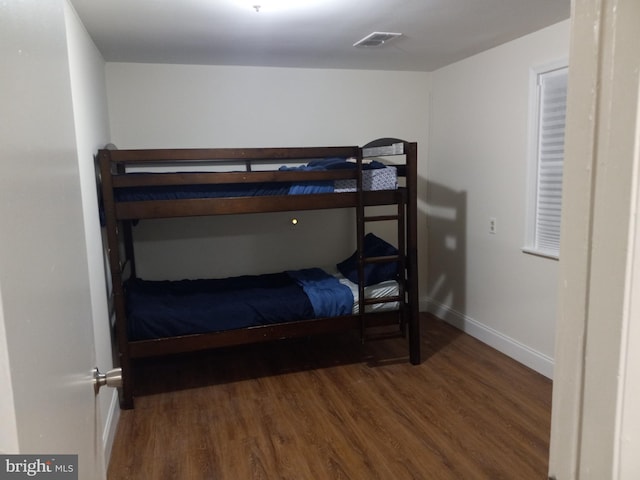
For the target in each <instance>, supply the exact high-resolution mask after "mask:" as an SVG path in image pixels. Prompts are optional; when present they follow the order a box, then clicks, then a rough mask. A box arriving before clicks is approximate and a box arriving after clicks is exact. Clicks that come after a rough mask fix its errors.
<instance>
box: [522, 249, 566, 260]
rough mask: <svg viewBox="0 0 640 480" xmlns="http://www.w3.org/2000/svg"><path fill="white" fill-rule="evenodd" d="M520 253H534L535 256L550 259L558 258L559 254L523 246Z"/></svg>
mask: <svg viewBox="0 0 640 480" xmlns="http://www.w3.org/2000/svg"><path fill="white" fill-rule="evenodd" d="M522 253H526V254H528V255H535V256H536V257H542V258H548V259H550V260H560V256H559V255H558V254H557V253H551V252H545V251H542V250H535V249H533V248H523V249H522Z"/></svg>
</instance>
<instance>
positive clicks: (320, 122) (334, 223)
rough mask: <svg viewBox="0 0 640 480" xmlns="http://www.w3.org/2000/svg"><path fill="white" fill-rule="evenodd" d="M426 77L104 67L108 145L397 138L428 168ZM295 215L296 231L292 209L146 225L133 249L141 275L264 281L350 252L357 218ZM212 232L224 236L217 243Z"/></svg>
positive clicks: (352, 142)
mask: <svg viewBox="0 0 640 480" xmlns="http://www.w3.org/2000/svg"><path fill="white" fill-rule="evenodd" d="M429 78H430V76H429V74H427V73H412V72H378V71H350V70H313V69H292V68H259V67H221V66H185V65H148V64H122V63H109V64H107V90H108V99H109V114H110V124H111V133H112V141H113V143H115V144H116V145H117V146H118V147H119V148H154V147H157V148H162V147H272V146H273V147H288V146H320V145H361V144H364V143H366V142H368V141H370V140H373V139H376V138H379V137H396V138H402V139H405V140H409V141H417V142H419V151H420V152H422V153H421V154H420V163H421V170H422V169H423V168H424V165H425V162H426V157H425V155H426V139H427V109H428V85H429ZM423 184H424V182H423ZM422 187H424V185H422ZM422 191H423V192H424V188H422ZM422 195H423V198H424V193H423V194H422ZM297 216H298V217H299V219H300V222H299V223H298V226H297V227H295V228H293V227H292V226H291V222H290V218H291V215H290V214H286V213H283V214H269V215H254V216H251V217H245V218H239V217H227V218H211V219H196V220H195V221H194V220H189V219H181V220H176V221H174V220H171V221H153V222H142V223H141V224H140V225H139V226H138V227H136V235H137V237H138V239H139V242H138V244H141V243H144V248H138V251H139V257H138V258H139V261H140V265H139V266H140V273H141V275H142V276H144V277H147V278H161V277H168V278H177V277H184V276H191V277H193V276H211V275H212V274H214V275H215V276H224V275H227V274H229V275H233V274H240V273H259V272H266V271H278V270H280V269H282V268H296V267H304V266H309V265H321V266H323V265H330V264H335V262H337V261H339V260H342V259H343V258H344V257H346V256H347V255H349V254H350V253H351V252H352V251H353V248H354V247H355V244H354V243H353V242H354V236H353V233H354V231H353V229H349V228H345V225H349V222H350V221H351V218H352V217H351V215H350V214H348V213H345V212H302V213H300V214H297ZM247 219H249V221H247ZM328 225H331V227H330V228H327V226H328ZM423 230H424V228H423ZM211 234H215V235H218V238H217V239H216V240H215V241H211V239H210V236H211ZM282 238H284V240H282ZM168 252H170V254H168ZM220 252H224V255H220ZM235 252H240V254H239V255H234V253H235ZM265 253H266V254H267V255H266V257H262V258H260V257H259V255H264V254H265ZM423 283H424V282H423Z"/></svg>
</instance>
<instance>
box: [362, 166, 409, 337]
mask: <svg viewBox="0 0 640 480" xmlns="http://www.w3.org/2000/svg"><path fill="white" fill-rule="evenodd" d="M362 170H363V165H362V156H360V157H359V158H358V162H357V171H358V176H357V191H358V205H357V207H356V224H357V226H356V228H357V250H358V279H360V281H359V282H358V312H359V314H360V338H361V340H362V342H363V343H364V342H367V341H372V340H385V339H389V338H399V337H406V330H407V329H406V324H407V315H406V302H405V298H406V292H405V283H406V282H405V281H399V282H398V285H399V290H398V294H397V295H388V296H384V297H377V298H365V285H364V281H363V280H362V279H364V270H365V266H366V265H368V264H372V263H390V262H395V263H397V264H398V274H399V275H402V276H403V278H402V279H399V280H404V276H405V275H406V273H405V272H406V248H405V244H406V236H405V231H406V223H405V222H406V214H405V208H406V197H405V196H404V195H403V194H402V193H401V192H400V191H398V192H397V195H398V198H397V203H396V208H397V210H396V212H395V213H394V214H387V215H367V213H366V209H367V205H366V204H365V198H364V195H365V193H364V189H363V185H362ZM386 221H395V222H397V239H398V254H397V255H388V256H381V257H365V256H364V237H365V235H366V230H367V229H366V224H367V223H373V222H386ZM393 302H397V303H398V309H399V312H400V313H399V315H400V321H399V322H398V325H397V329H396V328H395V327H394V328H393V329H391V330H390V329H389V328H385V329H384V330H383V331H378V332H375V333H374V332H370V330H373V329H374V328H376V327H368V326H367V321H366V316H365V315H364V313H365V311H366V309H367V307H368V306H370V305H375V304H381V303H393Z"/></svg>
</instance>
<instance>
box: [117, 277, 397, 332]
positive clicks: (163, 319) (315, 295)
mask: <svg viewBox="0 0 640 480" xmlns="http://www.w3.org/2000/svg"><path fill="white" fill-rule="evenodd" d="M397 291H398V284H397V282H395V281H393V280H389V281H385V282H382V283H380V284H377V285H371V286H368V287H365V296H366V297H367V298H374V297H380V296H385V295H396V294H397ZM125 295H126V299H127V302H126V305H127V325H128V335H129V339H130V340H149V339H155V338H166V337H175V336H181V335H191V334H198V333H207V332H218V331H226V330H234V329H240V328H248V327H255V326H263V325H269V324H276V323H287V322H295V321H300V320H308V319H312V318H322V317H335V316H340V315H348V314H350V313H358V285H357V284H355V283H353V282H351V281H350V280H348V279H347V278H345V277H343V276H342V275H341V274H340V273H335V274H330V273H327V272H326V271H325V270H323V269H320V268H311V269H303V270H294V271H287V272H279V273H273V274H264V275H245V276H240V277H232V278H224V279H198V280H178V281H150V280H142V279H133V280H129V281H128V282H126V283H125ZM397 308H398V304H397V302H396V303H382V304H376V305H369V306H367V310H366V311H374V310H383V309H384V310H389V309H397Z"/></svg>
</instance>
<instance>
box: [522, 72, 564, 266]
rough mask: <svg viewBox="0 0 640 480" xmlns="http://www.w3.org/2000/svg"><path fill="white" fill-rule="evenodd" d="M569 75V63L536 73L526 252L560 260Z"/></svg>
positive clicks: (533, 79)
mask: <svg viewBox="0 0 640 480" xmlns="http://www.w3.org/2000/svg"><path fill="white" fill-rule="evenodd" d="M567 73H568V68H567V66H566V64H565V65H564V66H562V67H557V68H548V69H544V70H537V71H534V72H533V73H532V75H533V78H532V87H533V88H532V122H531V125H532V141H531V165H530V175H529V176H530V185H529V212H528V213H529V215H528V226H527V240H526V246H525V249H524V250H525V251H526V252H529V253H535V254H538V255H543V256H546V257H551V258H558V255H559V252H560V218H561V211H562V167H563V162H564V131H565V119H566V110H567Z"/></svg>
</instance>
